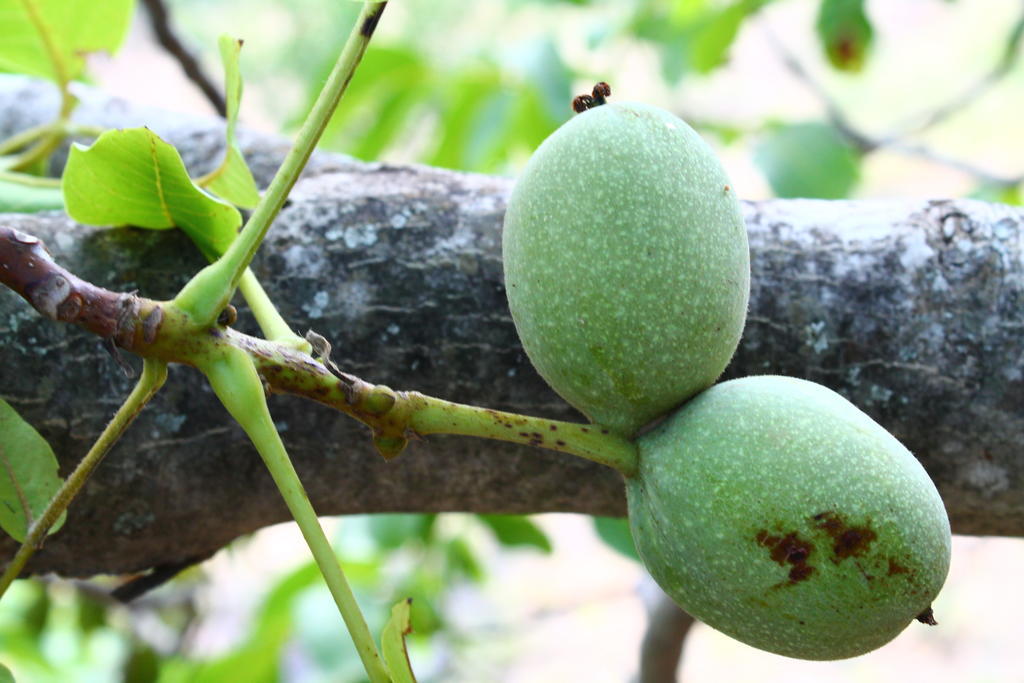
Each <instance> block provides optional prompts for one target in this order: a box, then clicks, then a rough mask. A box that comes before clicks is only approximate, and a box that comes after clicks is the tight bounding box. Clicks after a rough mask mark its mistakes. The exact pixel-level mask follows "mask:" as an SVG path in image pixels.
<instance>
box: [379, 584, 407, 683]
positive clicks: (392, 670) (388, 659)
mask: <svg viewBox="0 0 1024 683" xmlns="http://www.w3.org/2000/svg"><path fill="white" fill-rule="evenodd" d="M411 605H412V598H408V599H406V600H402V601H401V602H400V603H398V604H397V605H395V606H394V607H392V608H391V618H390V619H388V623H387V624H385V625H384V632H383V633H382V634H381V638H380V647H381V656H382V657H384V665H385V666H387V668H388V674H390V676H391V680H392V682H393V683H416V676H415V675H414V674H413V672H412V664H411V663H410V662H409V653H408V651H406V649H405V637H406V636H407V635H409V634H410V633H412V624H410V623H409V610H410V607H411Z"/></svg>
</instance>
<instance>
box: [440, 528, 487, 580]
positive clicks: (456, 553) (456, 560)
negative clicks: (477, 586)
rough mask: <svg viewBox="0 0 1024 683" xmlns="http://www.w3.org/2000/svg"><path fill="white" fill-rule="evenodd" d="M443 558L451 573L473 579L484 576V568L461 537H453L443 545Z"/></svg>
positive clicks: (479, 578)
mask: <svg viewBox="0 0 1024 683" xmlns="http://www.w3.org/2000/svg"><path fill="white" fill-rule="evenodd" d="M444 552H445V559H446V561H447V562H448V565H449V566H450V567H451V570H452V573H453V574H462V575H463V576H465V577H466V578H468V579H471V580H473V581H480V580H482V579H483V578H484V569H483V567H481V566H480V562H479V561H477V559H476V556H475V555H474V554H473V551H472V549H470V547H469V544H468V543H466V542H465V541H464V540H462V539H461V538H454V539H452V540H450V541H448V543H447V544H445V546H444Z"/></svg>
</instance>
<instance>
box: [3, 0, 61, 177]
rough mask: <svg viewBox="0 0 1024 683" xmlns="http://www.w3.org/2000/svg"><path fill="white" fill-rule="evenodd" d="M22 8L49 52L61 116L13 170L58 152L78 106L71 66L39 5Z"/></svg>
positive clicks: (30, 164) (17, 162)
mask: <svg viewBox="0 0 1024 683" xmlns="http://www.w3.org/2000/svg"><path fill="white" fill-rule="evenodd" d="M22 5H23V6H24V8H25V13H26V14H28V17H29V20H30V21H31V22H32V25H33V26H34V27H35V29H36V32H37V33H38V34H39V39H40V40H41V41H42V43H43V49H45V50H46V55H47V56H48V57H49V58H50V64H51V65H52V66H53V75H54V79H55V80H56V81H57V86H58V87H59V88H60V113H59V114H58V115H57V121H56V122H55V124H54V125H53V127H52V128H51V129H50V131H49V132H48V133H47V134H46V135H45V136H43V138H42V139H41V140H40V141H39V142H38V143H36V145H35V146H34V147H31V148H29V149H28V150H26V151H25V152H23V153H22V154H21V155H19V156H18V158H17V159H15V160H14V162H13V163H12V164H11V166H10V170H12V171H20V170H23V169H26V168H31V167H32V166H33V165H34V164H35V163H36V162H38V161H41V160H43V159H46V158H47V157H49V156H50V154H51V153H53V151H54V150H55V149H57V147H58V146H59V145H60V143H61V141H62V140H63V139H64V127H65V125H67V122H68V117H70V116H71V111H72V110H73V109H74V108H75V104H76V103H77V100H76V99H75V98H74V96H73V95H72V94H71V91H69V90H68V83H69V82H70V81H71V75H70V74H69V73H68V65H67V64H65V63H64V58H63V56H61V53H60V50H58V49H57V45H56V43H55V42H54V36H53V34H52V32H51V30H50V27H49V26H47V25H46V22H45V21H43V17H42V16H41V15H40V14H39V11H38V8H37V7H36V3H35V2H23V3H22Z"/></svg>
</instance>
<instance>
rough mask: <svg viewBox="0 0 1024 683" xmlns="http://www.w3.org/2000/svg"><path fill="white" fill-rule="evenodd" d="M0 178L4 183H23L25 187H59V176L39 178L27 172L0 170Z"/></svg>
mask: <svg viewBox="0 0 1024 683" xmlns="http://www.w3.org/2000/svg"><path fill="white" fill-rule="evenodd" d="M0 180H2V181H3V182H6V183H17V184H18V185H25V186H27V187H52V188H59V187H60V179H59V178H40V177H39V176H37V175H29V174H27V173H8V172H7V171H0Z"/></svg>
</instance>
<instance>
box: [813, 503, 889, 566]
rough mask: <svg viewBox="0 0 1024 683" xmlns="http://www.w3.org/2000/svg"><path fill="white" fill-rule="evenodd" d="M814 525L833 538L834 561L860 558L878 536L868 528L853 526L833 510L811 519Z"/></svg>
mask: <svg viewBox="0 0 1024 683" xmlns="http://www.w3.org/2000/svg"><path fill="white" fill-rule="evenodd" d="M811 519H812V520H813V521H814V525H815V526H816V527H818V528H819V529H821V530H822V531H824V532H825V533H826V534H828V535H829V536H831V537H832V540H833V543H832V555H833V558H832V559H833V561H835V562H840V561H842V560H845V559H846V558H848V557H860V556H861V555H863V554H864V553H866V552H867V551H868V549H869V548H870V547H871V543H872V542H873V541H874V540H875V539H876V538H878V534H876V533H875V532H874V530H872V529H871V527H869V526H867V525H866V524H865V525H864V526H851V525H850V524H848V523H847V522H846V521H845V520H844V519H843V518H842V517H840V516H839V515H838V514H837V513H835V512H834V511H832V510H826V511H825V512H819V513H818V514H816V515H814V517H812V518H811Z"/></svg>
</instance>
